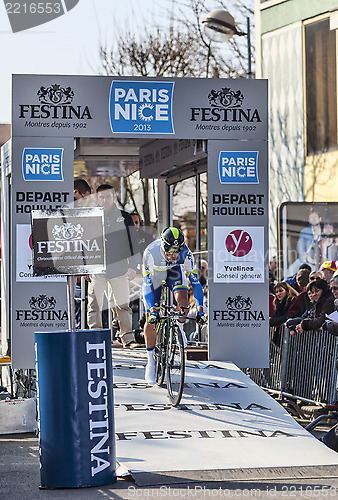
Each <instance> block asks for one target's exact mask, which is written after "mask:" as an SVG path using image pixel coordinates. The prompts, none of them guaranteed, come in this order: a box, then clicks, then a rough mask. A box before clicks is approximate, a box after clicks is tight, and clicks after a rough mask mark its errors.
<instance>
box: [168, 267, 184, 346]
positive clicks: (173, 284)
mask: <svg viewBox="0 0 338 500" xmlns="http://www.w3.org/2000/svg"><path fill="white" fill-rule="evenodd" d="M167 283H168V286H169V287H170V288H171V289H172V291H173V293H174V299H175V301H176V303H177V308H178V309H179V308H181V307H188V305H189V293H188V292H189V286H188V280H187V276H186V274H185V272H184V269H183V267H182V266H181V265H177V266H175V267H173V268H172V269H170V270H169V271H168V277H167ZM184 323H185V320H184V319H179V320H178V321H177V324H178V326H179V329H180V330H181V333H182V337H183V344H184V347H186V346H187V344H188V342H187V338H186V335H185V331H184V329H183V325H184Z"/></svg>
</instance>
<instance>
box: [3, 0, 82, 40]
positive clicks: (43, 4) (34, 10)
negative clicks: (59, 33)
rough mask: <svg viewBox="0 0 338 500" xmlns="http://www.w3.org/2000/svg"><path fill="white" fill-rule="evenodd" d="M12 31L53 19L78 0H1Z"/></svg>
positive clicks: (71, 7) (70, 7)
mask: <svg viewBox="0 0 338 500" xmlns="http://www.w3.org/2000/svg"><path fill="white" fill-rule="evenodd" d="M3 1H4V4H5V9H6V12H7V15H8V19H9V22H10V24H11V28H12V31H13V33H17V32H18V31H24V30H28V29H30V28H34V27H35V26H40V24H45V23H48V22H49V21H53V19H56V18H57V17H60V16H63V15H64V14H66V13H67V12H68V11H70V10H71V9H73V8H74V7H75V6H76V5H77V4H78V3H79V1H80V0H42V1H41V0H35V1H32V0H15V1H14V0H13V1H11V2H8V0H3Z"/></svg>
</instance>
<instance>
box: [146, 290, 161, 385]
mask: <svg viewBox="0 0 338 500" xmlns="http://www.w3.org/2000/svg"><path fill="white" fill-rule="evenodd" d="M160 298H161V287H157V288H155V289H154V301H155V307H159V304H160ZM145 309H146V322H145V325H144V340H145V343H146V351H147V365H146V370H145V380H146V382H147V383H148V384H149V385H154V384H155V383H156V374H155V369H156V366H155V356H154V354H155V352H154V351H155V344H156V327H155V325H154V324H152V323H149V317H150V312H149V311H150V310H149V306H148V305H147V304H145Z"/></svg>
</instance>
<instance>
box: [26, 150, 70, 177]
mask: <svg viewBox="0 0 338 500" xmlns="http://www.w3.org/2000/svg"><path fill="white" fill-rule="evenodd" d="M62 156H63V148H25V149H24V150H23V155H22V175H23V178H24V180H25V181H62V180H63V171H62Z"/></svg>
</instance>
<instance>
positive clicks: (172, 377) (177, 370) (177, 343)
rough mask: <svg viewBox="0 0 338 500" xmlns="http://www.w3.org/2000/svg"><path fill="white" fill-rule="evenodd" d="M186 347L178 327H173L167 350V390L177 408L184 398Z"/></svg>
mask: <svg viewBox="0 0 338 500" xmlns="http://www.w3.org/2000/svg"><path fill="white" fill-rule="evenodd" d="M184 370H185V361H184V347H183V339H182V333H181V331H180V329H179V328H178V326H173V327H172V329H171V331H170V338H169V342H168V348H167V389H168V394H169V399H170V402H171V404H172V405H173V406H177V405H178V404H179V403H180V401H181V397H182V393H183V385H184Z"/></svg>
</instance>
